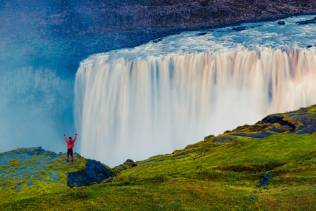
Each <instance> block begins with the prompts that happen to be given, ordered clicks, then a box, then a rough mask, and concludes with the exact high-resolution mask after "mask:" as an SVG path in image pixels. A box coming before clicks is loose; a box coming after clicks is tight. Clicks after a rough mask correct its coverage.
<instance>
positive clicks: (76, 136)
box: [74, 133, 78, 142]
mask: <svg viewBox="0 0 316 211" xmlns="http://www.w3.org/2000/svg"><path fill="white" fill-rule="evenodd" d="M77 138H78V134H77V133H76V134H75V137H74V142H75V141H76V140H77Z"/></svg>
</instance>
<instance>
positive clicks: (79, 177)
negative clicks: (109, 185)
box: [67, 159, 114, 187]
mask: <svg viewBox="0 0 316 211" xmlns="http://www.w3.org/2000/svg"><path fill="white" fill-rule="evenodd" d="M113 176H114V173H113V172H112V170H111V169H110V168H109V167H107V166H105V165H103V164H102V163H100V162H98V161H95V160H89V159H88V160H87V163H86V167H85V169H82V170H80V171H77V172H72V173H68V177H67V185H68V186H69V187H81V186H87V185H91V184H95V183H100V182H102V181H105V180H108V179H110V178H112V177H113Z"/></svg>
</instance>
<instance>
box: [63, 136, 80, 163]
mask: <svg viewBox="0 0 316 211" xmlns="http://www.w3.org/2000/svg"><path fill="white" fill-rule="evenodd" d="M77 138H78V134H77V133H76V134H75V137H74V138H72V137H71V136H69V137H68V138H67V136H66V134H64V140H65V142H66V144H67V162H69V157H71V162H73V161H74V152H73V148H74V146H75V142H76V140H77Z"/></svg>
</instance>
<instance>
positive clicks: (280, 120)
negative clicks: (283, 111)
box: [262, 115, 296, 132]
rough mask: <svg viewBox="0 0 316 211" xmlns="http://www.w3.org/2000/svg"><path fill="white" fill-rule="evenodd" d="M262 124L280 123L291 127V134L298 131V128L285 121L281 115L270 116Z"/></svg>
mask: <svg viewBox="0 0 316 211" xmlns="http://www.w3.org/2000/svg"><path fill="white" fill-rule="evenodd" d="M262 122H263V123H271V124H274V123H279V124H280V125H283V126H289V127H290V128H291V130H290V132H294V131H295V129H296V126H295V125H294V124H293V123H291V122H289V121H286V120H284V119H283V117H282V116H281V115H271V116H268V117H266V118H264V119H263V120H262Z"/></svg>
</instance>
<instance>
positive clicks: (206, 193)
mask: <svg viewBox="0 0 316 211" xmlns="http://www.w3.org/2000/svg"><path fill="white" fill-rule="evenodd" d="M295 114H299V115H295ZM315 114H316V109H315V107H311V108H309V109H305V110H300V111H298V112H296V113H293V112H292V113H290V114H285V115H284V117H286V118H287V120H288V121H291V122H293V123H294V124H295V125H296V126H297V128H298V129H297V131H298V132H297V133H296V132H289V131H287V130H286V129H285V128H284V127H286V126H284V125H283V126H282V125H278V123H270V124H267V123H262V122H261V123H260V122H259V123H258V124H256V125H255V126H245V127H241V128H239V129H237V130H234V131H231V132H227V133H225V134H224V135H221V136H218V137H212V136H211V137H208V138H206V139H205V140H204V141H201V142H199V143H197V144H193V145H190V146H187V147H186V148H185V149H183V150H177V151H175V152H173V153H172V154H167V155H158V156H154V157H151V158H149V159H147V160H144V161H139V162H137V164H138V166H136V167H133V168H128V169H125V170H122V171H120V172H117V176H116V177H115V178H113V180H112V181H110V182H106V183H101V184H95V185H91V186H87V187H81V188H68V187H67V186H66V177H65V175H66V173H67V172H69V171H72V170H76V169H80V168H82V167H83V166H84V163H85V161H84V159H83V158H81V157H78V159H77V163H76V164H73V165H72V164H69V163H65V162H64V158H63V156H59V155H58V156H57V157H56V158H55V159H53V162H51V163H50V162H48V163H47V164H45V165H46V166H45V169H47V171H52V172H54V171H56V172H58V175H59V176H58V180H57V181H53V180H51V178H50V179H49V178H48V177H47V175H46V176H45V175H44V176H42V177H40V178H44V179H42V180H39V181H36V180H34V184H33V185H32V186H28V185H25V184H27V182H25V183H23V184H24V185H22V187H19V190H17V189H16V185H17V184H16V181H15V179H12V180H7V181H6V182H8V183H7V184H6V187H7V189H5V188H4V186H5V185H2V186H1V188H2V189H1V192H0V198H1V201H0V210H2V209H3V210H18V209H28V210H43V209H48V210H49V209H52V210H65V209H77V210H91V209H93V210H94V209H96V210H98V209H99V210H197V209H198V210H316V136H315V135H313V133H312V132H311V133H307V132H306V133H301V132H299V131H302V130H303V129H304V124H307V123H309V124H310V125H308V126H306V127H308V128H309V129H310V128H313V125H312V124H313V121H311V119H312V120H313V118H314V117H315ZM302 116H305V117H308V118H310V119H308V118H307V119H306V118H305V119H302ZM293 118H294V119H293ZM302 120H304V121H303V123H302ZM305 120H306V121H305ZM314 126H315V125H314ZM267 128H268V129H267ZM269 128H270V129H269ZM271 128H272V129H273V128H279V129H280V128H281V129H282V130H280V131H281V132H280V131H279V132H275V131H276V130H274V129H273V130H272V129H271ZM271 131H272V132H271ZM309 131H310V130H309ZM260 132H261V133H263V132H265V133H266V132H269V133H270V132H271V134H270V135H269V136H266V137H264V138H253V137H245V136H241V135H240V133H250V134H253V133H260ZM234 134H237V135H234ZM33 158H34V156H33ZM34 159H35V158H34ZM7 165H10V167H8V166H7V167H3V166H2V167H1V166H0V178H1V175H2V174H1V172H3V171H5V169H11V170H12V171H13V170H14V171H16V169H17V168H21V166H20V165H22V164H21V163H19V162H18V161H17V160H14V159H13V160H9V162H7ZM265 175H269V179H268V181H267V183H266V184H265V185H263V184H262V183H261V181H262V178H263V177H264V176H265ZM45 178H48V179H46V180H45ZM2 180H3V179H2ZM25 180H29V178H27V177H25ZM2 182H4V181H2ZM0 184H2V183H1V181H0ZM8 187H9V188H8ZM8 190H9V191H8Z"/></svg>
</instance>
